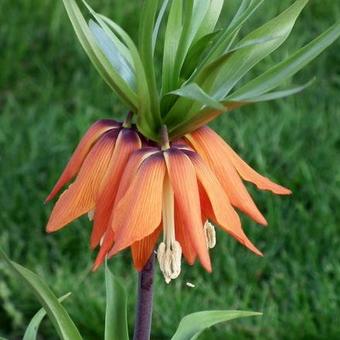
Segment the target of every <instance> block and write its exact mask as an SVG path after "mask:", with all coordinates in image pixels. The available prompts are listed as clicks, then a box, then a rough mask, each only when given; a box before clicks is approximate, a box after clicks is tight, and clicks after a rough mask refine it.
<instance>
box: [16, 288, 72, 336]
mask: <svg viewBox="0 0 340 340" xmlns="http://www.w3.org/2000/svg"><path fill="white" fill-rule="evenodd" d="M70 295H71V293H67V294H65V295H63V296H62V297H60V298H59V299H58V301H59V302H63V301H64V300H65V299H67V298H68V297H69V296H70ZM46 314H47V313H46V311H45V309H44V308H41V309H39V310H38V312H37V313H36V314H35V315H34V316H33V318H32V319H31V321H30V323H29V325H28V326H27V328H26V331H25V334H24V337H23V339H22V340H36V339H37V335H38V330H39V326H40V323H41V321H42V320H43V319H44V317H45V316H46Z"/></svg>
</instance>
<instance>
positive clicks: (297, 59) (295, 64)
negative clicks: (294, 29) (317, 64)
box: [229, 22, 340, 100]
mask: <svg viewBox="0 0 340 340" xmlns="http://www.w3.org/2000/svg"><path fill="white" fill-rule="evenodd" d="M339 36H340V22H338V23H336V24H335V25H333V26H332V27H330V28H329V29H328V30H327V31H325V32H324V33H322V34H321V35H320V36H318V37H317V38H316V39H314V40H313V41H311V42H310V43H309V44H307V45H306V46H304V47H303V48H301V49H299V50H298V51H296V52H295V53H294V54H293V55H291V56H290V57H289V58H288V59H286V60H284V61H282V62H281V63H279V64H277V65H275V66H274V67H272V68H271V69H269V70H268V71H266V72H265V73H263V74H262V75H260V76H259V77H257V78H255V79H253V80H252V81H250V82H249V83H247V84H246V85H244V86H242V87H241V88H240V89H238V90H237V91H235V92H234V93H233V94H232V95H231V96H230V98H229V99H233V100H242V99H245V98H250V97H257V96H260V95H262V94H263V93H266V92H267V91H270V90H272V89H274V88H276V87H277V86H279V85H280V84H281V83H282V82H284V81H285V80H286V79H287V78H289V77H291V76H293V75H294V74H295V73H297V72H298V71H300V70H301V69H302V68H303V67H304V66H306V65H307V64H308V63H309V62H311V61H312V60H313V59H314V58H316V57H317V56H318V55H319V54H320V53H321V52H323V51H324V50H325V49H326V48H327V47H328V46H330V45H331V44H332V43H333V42H334V41H335V40H336V39H338V38H339Z"/></svg>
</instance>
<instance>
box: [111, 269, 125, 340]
mask: <svg viewBox="0 0 340 340" xmlns="http://www.w3.org/2000/svg"><path fill="white" fill-rule="evenodd" d="M105 282H106V316H105V340H128V339H129V332H128V323H127V297H126V291H125V288H124V286H123V285H122V283H121V282H120V281H119V279H118V278H117V277H115V276H114V275H113V274H112V273H111V271H110V269H109V268H108V266H107V263H105Z"/></svg>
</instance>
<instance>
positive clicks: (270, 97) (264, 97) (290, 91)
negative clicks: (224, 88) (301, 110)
mask: <svg viewBox="0 0 340 340" xmlns="http://www.w3.org/2000/svg"><path fill="white" fill-rule="evenodd" d="M314 81H315V78H313V79H312V80H310V81H309V82H307V83H306V84H304V85H300V86H296V87H293V88H290V89H285V90H281V91H275V92H269V93H266V94H263V95H259V96H256V97H253V98H251V97H249V98H243V97H242V98H239V97H236V98H234V97H233V98H232V99H230V98H228V99H229V100H230V101H238V102H244V104H247V103H249V104H251V103H258V102H266V101H269V100H275V99H279V98H284V97H289V96H292V95H294V94H297V93H299V92H302V91H303V90H304V89H306V88H307V87H309V86H311V85H312V84H313V83H314Z"/></svg>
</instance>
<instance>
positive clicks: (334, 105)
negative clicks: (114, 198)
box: [0, 0, 340, 340]
mask: <svg viewBox="0 0 340 340" xmlns="http://www.w3.org/2000/svg"><path fill="white" fill-rule="evenodd" d="M227 2H228V5H227V6H226V9H225V14H224V18H225V20H228V18H229V17H230V11H231V10H232V9H234V8H235V7H236V5H237V3H239V1H236V0H230V1H227ZM91 3H92V4H93V5H95V8H96V9H97V10H98V11H101V12H103V13H105V14H106V15H108V16H111V17H113V18H115V19H116V20H117V21H118V22H119V23H120V24H122V25H123V26H124V27H125V28H126V30H127V31H128V32H129V33H130V34H132V35H134V36H136V35H135V33H136V30H137V25H138V22H137V20H136V13H137V12H138V7H139V5H136V3H138V1H130V2H127V1H123V0H97V1H91ZM290 3H292V1H290V0H282V1H280V2H279V1H273V0H267V1H266V2H265V4H264V5H263V6H262V8H261V9H260V10H259V11H258V13H257V14H256V16H255V17H254V18H253V19H252V20H251V21H250V26H251V27H256V26H257V25H259V24H260V23H261V22H263V21H264V20H265V19H266V18H269V17H272V16H274V15H275V14H277V13H278V12H279V11H280V10H282V9H283V8H285V7H287V6H288V5H289V4H290ZM336 20H340V4H339V1H334V0H312V1H310V4H309V6H308V7H307V8H306V10H305V11H304V12H303V14H302V16H301V19H300V21H299V23H298V24H297V26H296V28H295V30H294V32H293V35H292V37H291V38H290V39H289V41H288V42H287V43H286V44H285V45H284V47H282V48H280V50H279V51H278V52H276V53H275V54H274V55H273V57H271V58H268V59H267V60H265V61H264V62H263V63H261V64H260V65H259V66H258V67H257V68H256V70H255V71H254V75H256V74H257V73H258V72H259V71H260V70H263V69H265V68H266V67H268V65H271V64H272V63H273V62H274V61H278V60H281V59H282V58H284V57H285V56H287V55H288V53H289V51H292V50H293V49H294V48H297V47H299V46H301V45H302V44H304V43H305V42H307V41H309V40H310V39H312V38H313V37H314V36H316V35H317V34H318V33H320V32H322V31H323V30H325V29H326V28H327V27H328V26H330V25H331V24H332V23H333V22H335V21H336ZM0 22H1V25H0V45H1V49H0V185H1V190H0V222H1V231H0V245H1V247H2V248H3V249H4V250H5V251H6V252H7V253H8V254H9V255H10V257H11V258H12V259H14V260H15V261H17V262H19V263H21V264H22V265H24V266H27V267H28V268H30V269H32V270H34V271H36V272H37V273H39V274H40V275H41V276H43V277H44V278H45V279H46V280H47V281H48V283H49V284H50V285H51V286H52V287H53V290H54V291H55V292H56V294H57V295H58V296H61V295H63V294H64V293H65V292H68V291H71V292H72V293H73V294H72V297H70V298H69V299H68V300H67V301H66V302H65V306H66V308H67V310H68V311H69V312H70V314H71V316H72V317H73V318H74V320H75V322H76V324H77V325H78V326H79V328H80V331H81V332H82V334H83V335H84V338H85V339H99V338H101V337H102V330H103V321H104V309H105V290H104V276H103V270H100V271H99V272H97V273H91V272H90V267H91V261H92V259H93V258H94V254H91V252H90V250H89V245H88V238H89V233H90V223H89V221H88V220H87V218H85V217H84V218H82V219H81V220H79V221H77V222H75V223H73V224H72V225H71V226H69V227H68V228H66V229H65V230H63V231H62V232H60V233H57V234H53V235H47V234H46V233H45V231H44V226H45V224H46V221H47V218H48V214H49V212H50V210H51V205H50V204H49V205H44V203H43V202H44V199H45V197H46V195H47V194H48V192H49V190H50V189H51V187H52V185H53V183H54V182H55V181H56V179H57V178H58V175H59V174H60V172H61V170H62V169H63V167H64V165H65V163H66V162H67V159H68V158H69V156H70V155H71V153H72V151H73V149H74V147H75V146H76V144H77V142H78V140H79V138H80V137H81V135H82V134H83V133H84V131H85V130H86V129H87V127H88V126H89V125H90V124H91V123H92V122H94V121H95V120H96V119H99V118H104V117H115V118H119V117H120V116H122V115H124V114H125V111H126V110H125V109H124V107H123V106H122V105H121V104H120V103H118V101H117V100H116V98H115V96H114V95H113V94H112V93H111V92H110V89H109V88H108V87H107V86H106V85H105V84H104V83H103V81H102V80H101V79H100V77H99V76H98V75H97V73H96V71H95V70H94V69H93V67H92V65H91V64H90V62H89V61H88V59H87V57H86V56H85V54H84V53H83V51H82V49H81V47H80V46H79V44H78V42H77V41H76V38H75V36H74V34H73V31H72V28H71V25H70V23H69V21H68V19H67V17H66V14H65V11H64V8H63V5H62V1H61V0H58V1H45V0H16V1H11V0H1V2H0ZM339 50H340V41H338V42H337V43H336V44H335V45H333V46H332V47H331V48H330V49H328V50H327V51H326V52H325V53H324V54H322V56H320V57H319V58H318V59H317V61H315V62H313V63H312V64H311V65H310V66H308V68H306V69H305V70H304V71H303V72H301V73H300V74H299V75H298V76H296V77H295V78H294V81H293V82H294V83H302V82H305V81H307V80H309V79H311V78H313V77H314V76H315V77H316V78H317V80H316V82H315V83H314V85H313V86H311V87H310V88H308V89H306V90H305V91H304V92H303V93H302V94H299V95H297V96H295V97H291V98H288V99H284V100H279V101H275V102H271V103H265V104H257V105H254V106H251V107H248V108H246V109H241V110H237V111H235V112H233V113H231V114H228V115H224V116H222V117H220V118H219V119H218V120H217V121H216V122H215V123H214V124H213V127H214V128H216V129H217V130H218V131H219V133H220V134H221V135H222V136H223V137H224V138H225V139H226V140H227V141H228V142H229V143H230V144H231V145H232V146H233V147H234V148H235V149H236V150H237V151H238V152H239V153H240V154H241V155H242V157H243V158H244V159H246V160H247V161H248V162H249V163H250V164H251V165H252V166H253V167H255V168H256V169H257V170H258V171H259V172H261V173H263V174H265V175H267V176H269V177H271V178H272V179H274V180H276V181H278V182H279V183H281V184H283V185H285V186H288V187H289V188H291V189H292V190H293V192H294V195H293V196H291V197H274V196H273V195H271V194H270V193H268V192H259V191H256V190H254V188H253V187H252V186H251V185H249V186H248V188H249V189H250V190H251V192H252V193H253V195H254V198H255V200H256V202H257V203H258V206H259V207H260V209H261V210H262V211H263V213H264V214H265V216H266V217H267V219H268V222H269V228H261V227H259V226H257V225H255V223H254V222H252V221H250V220H249V219H248V218H245V217H244V218H243V223H244V226H245V229H246V231H247V233H249V235H250V237H251V238H252V240H254V242H255V244H257V245H258V247H259V248H260V249H261V250H263V252H264V253H265V257H264V258H258V257H256V256H254V255H252V254H251V253H250V252H248V251H247V250H246V249H244V248H242V246H240V245H239V244H237V243H236V242H235V241H234V240H233V239H231V238H230V237H228V236H227V235H225V234H224V233H222V232H219V233H218V235H217V237H218V243H217V246H216V248H215V249H214V250H213V252H212V261H213V267H214V271H213V273H212V274H207V273H205V272H204V271H203V270H202V269H201V268H200V267H199V266H198V265H196V266H195V267H189V266H186V265H185V266H184V267H183V273H182V275H181V276H180V278H179V279H177V280H176V281H174V282H172V283H171V285H166V284H165V283H164V281H163V278H162V275H161V274H160V272H159V271H157V278H156V292H155V310H154V318H153V321H154V324H153V336H152V339H169V338H170V336H171V334H172V333H173V332H174V331H175V329H176V326H177V323H178V322H179V320H180V319H181V317H183V316H184V315H186V314H188V313H190V312H194V311H199V310H203V309H245V310H255V311H262V312H263V313H264V316H263V317H262V318H254V319H249V320H245V321H234V322H232V323H231V324H230V325H228V326H226V325H222V326H219V327H214V328H212V329H211V330H209V331H208V332H206V333H204V335H203V336H202V339H226V338H228V339H238V340H240V339H241V340H242V339H308V340H309V339H328V340H329V339H339V338H340V265H339V263H340V235H339V231H340V230H339V228H340V210H339V204H340V174H339V168H340V134H339V126H340V53H339ZM110 266H111V269H112V271H113V272H114V273H115V274H117V275H119V276H121V277H122V278H123V279H124V281H125V283H126V286H127V288H128V290H129V322H130V325H131V327H132V325H133V316H134V315H133V314H134V313H133V312H134V306H133V301H134V291H135V284H136V274H135V272H134V271H133V270H132V268H131V260H130V255H129V254H128V252H125V253H124V254H122V255H118V256H117V257H115V258H114V259H112V260H111V261H110ZM186 282H191V283H194V284H195V288H189V287H188V286H187V285H186ZM38 308H40V307H39V304H38V303H37V302H36V301H35V300H34V298H33V297H32V295H31V293H30V292H29V291H27V290H26V289H25V287H24V286H23V285H22V282H20V281H18V280H17V278H15V277H12V276H11V275H10V273H9V271H8V269H7V267H6V265H5V264H4V263H1V262H0V336H4V337H7V338H9V339H20V338H21V337H22V335H23V332H24V329H25V325H27V323H28V322H29V320H30V318H31V317H32V316H33V315H34V313H35V312H36V310H37V309H38ZM41 334H42V338H44V339H54V338H55V335H54V332H53V329H52V327H51V324H50V323H49V322H48V321H46V322H44V324H43V327H42V329H41Z"/></svg>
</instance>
